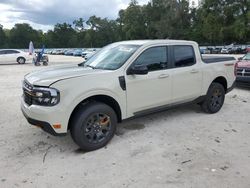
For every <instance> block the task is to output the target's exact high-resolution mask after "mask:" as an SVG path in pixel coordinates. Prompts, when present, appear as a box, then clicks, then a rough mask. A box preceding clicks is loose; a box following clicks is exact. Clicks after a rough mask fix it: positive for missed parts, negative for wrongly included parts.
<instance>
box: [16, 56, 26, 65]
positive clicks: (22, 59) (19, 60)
mask: <svg viewBox="0 0 250 188" xmlns="http://www.w3.org/2000/svg"><path fill="white" fill-rule="evenodd" d="M25 61H26V60H25V58H23V57H19V58H17V63H18V64H24V63H25Z"/></svg>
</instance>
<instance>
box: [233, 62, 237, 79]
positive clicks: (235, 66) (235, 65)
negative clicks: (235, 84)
mask: <svg viewBox="0 0 250 188" xmlns="http://www.w3.org/2000/svg"><path fill="white" fill-rule="evenodd" d="M237 67H238V62H236V63H235V64H234V76H237Z"/></svg>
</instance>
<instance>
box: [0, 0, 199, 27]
mask: <svg viewBox="0 0 250 188" xmlns="http://www.w3.org/2000/svg"><path fill="white" fill-rule="evenodd" d="M148 1H149V0H138V3H139V4H140V5H142V4H147V2H148ZM195 1H196V2H197V1H198V0H195ZM129 2H130V0H49V1H48V0H47V1H45V0H0V24H1V25H3V27H4V28H6V29H11V28H12V27H13V26H14V25H15V24H16V23H29V24H30V25H31V26H32V27H33V28H35V29H41V30H43V31H47V30H49V29H53V26H54V25H55V24H56V23H63V22H67V23H72V22H73V21H74V20H75V19H78V18H84V19H85V20H87V19H88V18H89V17H90V16H92V15H96V16H99V17H102V18H109V19H115V18H117V16H118V11H119V10H120V9H124V8H126V7H127V6H128V4H129Z"/></svg>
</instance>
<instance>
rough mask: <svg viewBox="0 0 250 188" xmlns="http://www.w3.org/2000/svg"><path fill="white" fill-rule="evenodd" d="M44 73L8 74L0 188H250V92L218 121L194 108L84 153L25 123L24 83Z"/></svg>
mask: <svg viewBox="0 0 250 188" xmlns="http://www.w3.org/2000/svg"><path fill="white" fill-rule="evenodd" d="M50 60H51V63H50V65H49V66H54V65H56V64H59V63H58V62H61V63H72V64H76V63H80V62H81V61H82V59H81V58H73V57H62V56H50ZM41 68H43V67H34V66H33V65H32V64H26V65H3V66H0V105H1V106H0V128H1V136H0V187H3V188H4V187H7V188H9V187H42V188H44V187H91V188H94V187H108V188H110V187H114V188H118V187H138V188H143V187H150V188H153V187H161V188H162V187H170V188H172V187H181V188H184V187H195V188H196V187H197V188H202V187H216V188H217V187H218V188H221V187H232V188H235V187H241V188H249V187H250V165H249V164H250V147H249V146H250V90H249V89H244V88H236V89H235V90H233V91H232V92H231V93H229V94H228V95H227V97H226V101H225V105H224V107H223V108H222V110H221V111H220V112H219V113H217V114H214V115H208V114H204V113H202V112H201V111H200V108H199V106H196V105H189V106H185V107H179V108H176V109H173V110H168V111H165V112H161V113H157V114H153V115H149V116H146V117H143V118H138V119H134V120H130V121H126V122H124V123H122V124H120V125H119V128H118V131H117V133H116V136H115V137H114V138H113V140H112V141H111V142H110V143H109V144H108V146H107V147H105V148H103V149H100V150H97V151H94V152H89V153H84V152H82V151H80V150H79V149H78V147H77V146H76V145H75V144H74V143H73V141H72V139H71V137H70V135H69V134H68V135H67V136H66V137H53V136H50V135H49V134H47V133H44V132H43V131H41V130H40V129H38V128H35V127H33V126H31V125H29V124H28V123H27V122H26V120H25V118H24V117H23V115H22V113H21V110H20V96H21V94H22V89H21V80H22V79H23V76H24V75H25V74H27V73H28V72H30V71H33V70H37V69H41Z"/></svg>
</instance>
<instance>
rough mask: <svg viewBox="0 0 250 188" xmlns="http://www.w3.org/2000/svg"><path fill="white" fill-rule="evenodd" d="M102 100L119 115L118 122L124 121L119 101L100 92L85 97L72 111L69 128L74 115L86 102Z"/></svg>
mask: <svg viewBox="0 0 250 188" xmlns="http://www.w3.org/2000/svg"><path fill="white" fill-rule="evenodd" d="M94 101H96V102H102V103H104V104H106V105H108V106H110V107H111V108H112V109H113V110H114V112H115V113H116V115H117V120H118V122H121V121H122V111H121V107H120V105H119V103H118V102H117V101H116V100H115V99H114V98H113V97H111V96H108V95H104V94H100V95H93V96H90V97H87V98H85V99H84V100H82V101H81V102H80V103H78V104H77V105H76V106H75V108H74V110H73V111H72V113H71V115H70V118H69V122H68V129H70V126H71V122H72V118H73V116H74V114H75V113H76V112H77V111H78V110H79V109H80V108H81V107H82V106H83V105H85V104H87V103H89V102H94Z"/></svg>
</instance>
